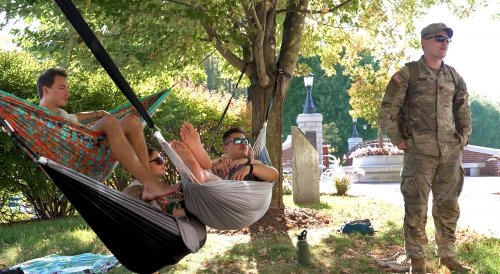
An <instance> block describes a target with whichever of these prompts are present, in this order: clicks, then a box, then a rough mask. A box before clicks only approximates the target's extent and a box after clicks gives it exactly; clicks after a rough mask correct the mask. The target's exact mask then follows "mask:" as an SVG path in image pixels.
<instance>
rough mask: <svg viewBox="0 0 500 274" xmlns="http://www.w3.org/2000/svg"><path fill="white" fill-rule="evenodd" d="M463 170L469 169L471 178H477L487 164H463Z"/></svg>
mask: <svg viewBox="0 0 500 274" xmlns="http://www.w3.org/2000/svg"><path fill="white" fill-rule="evenodd" d="M462 167H463V168H468V169H469V176H471V177H477V176H479V175H480V172H479V169H480V168H482V167H486V164H485V163H462Z"/></svg>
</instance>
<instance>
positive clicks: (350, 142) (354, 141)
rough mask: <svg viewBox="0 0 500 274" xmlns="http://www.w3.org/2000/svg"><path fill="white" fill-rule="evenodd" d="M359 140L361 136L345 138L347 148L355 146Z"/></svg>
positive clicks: (361, 139) (360, 140)
mask: <svg viewBox="0 0 500 274" xmlns="http://www.w3.org/2000/svg"><path fill="white" fill-rule="evenodd" d="M361 142H363V138H361V137H351V138H349V139H347V144H348V146H349V150H351V149H352V148H353V147H355V146H357V145H358V144H360V143H361Z"/></svg>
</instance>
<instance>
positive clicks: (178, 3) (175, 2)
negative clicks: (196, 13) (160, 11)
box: [166, 0, 193, 8]
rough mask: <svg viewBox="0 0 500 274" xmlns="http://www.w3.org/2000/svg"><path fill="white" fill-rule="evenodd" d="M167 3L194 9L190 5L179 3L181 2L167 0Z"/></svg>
mask: <svg viewBox="0 0 500 274" xmlns="http://www.w3.org/2000/svg"><path fill="white" fill-rule="evenodd" d="M166 1H167V2H170V3H174V4H177V5H181V6H185V7H188V8H193V6H192V5H189V4H186V3H182V2H179V1H175V0H166Z"/></svg>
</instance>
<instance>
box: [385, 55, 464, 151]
mask: <svg viewBox="0 0 500 274" xmlns="http://www.w3.org/2000/svg"><path fill="white" fill-rule="evenodd" d="M417 64H418V70H419V73H418V77H417V79H416V83H414V85H413V86H414V87H413V90H408V87H409V81H410V69H409V67H408V66H404V67H403V68H402V69H401V70H400V71H398V72H397V73H396V74H394V76H392V78H391V80H390V81H389V84H388V85H387V88H386V90H385V94H384V98H383V100H382V105H381V107H380V113H379V124H380V126H381V128H382V130H384V131H385V132H386V133H387V135H388V137H389V138H390V139H391V142H392V143H393V144H394V145H398V144H399V143H400V142H402V141H403V140H404V139H408V151H412V152H417V153H422V154H426V155H434V156H439V155H444V154H447V153H448V152H449V151H450V150H451V149H463V147H464V146H465V145H466V144H467V142H468V140H469V136H470V134H471V114H470V108H469V102H468V97H469V95H468V93H467V88H466V85H465V82H464V80H463V78H462V77H461V76H460V75H458V74H457V73H456V72H455V73H454V75H456V76H458V77H455V78H456V79H454V78H453V76H452V71H451V70H454V69H453V68H451V67H449V66H447V65H444V63H443V66H442V69H441V70H440V71H439V73H438V74H437V75H436V73H435V72H434V71H433V70H431V69H429V68H428V67H427V65H426V64H425V61H424V58H423V56H422V57H421V58H420V59H419V60H418V62H417ZM455 83H456V85H455ZM407 90H408V92H407ZM407 94H408V95H407ZM406 96H409V97H408V98H406V103H405V97H406ZM403 105H405V107H404V108H403ZM400 109H403V110H404V112H405V114H404V117H405V121H404V122H405V123H406V126H407V129H408V131H409V132H408V135H409V136H407V138H405V136H404V135H403V129H401V128H400V127H398V121H397V118H398V113H399V112H400Z"/></svg>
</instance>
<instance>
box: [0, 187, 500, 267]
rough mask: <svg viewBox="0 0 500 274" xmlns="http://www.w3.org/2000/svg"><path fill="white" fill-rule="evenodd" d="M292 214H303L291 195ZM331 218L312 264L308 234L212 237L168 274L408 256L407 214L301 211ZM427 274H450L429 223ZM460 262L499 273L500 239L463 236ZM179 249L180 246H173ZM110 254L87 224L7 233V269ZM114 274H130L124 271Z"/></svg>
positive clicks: (324, 206) (314, 236)
mask: <svg viewBox="0 0 500 274" xmlns="http://www.w3.org/2000/svg"><path fill="white" fill-rule="evenodd" d="M284 201H285V204H286V205H287V206H288V207H299V205H295V204H294V203H293V200H292V197H291V196H285V197H284ZM300 207H308V208H314V209H316V210H319V211H321V212H323V213H327V214H330V215H331V217H332V219H331V220H332V221H331V223H330V224H329V225H328V226H326V227H321V228H314V229H308V234H307V237H308V243H309V248H310V252H311V256H310V258H311V265H310V266H307V267H305V266H300V265H298V264H297V262H296V257H297V251H296V246H295V244H296V239H297V234H298V233H299V232H300V231H301V230H302V229H297V230H293V231H288V232H287V233H281V234H266V235H260V234H236V235H222V234H209V235H208V238H207V242H206V244H205V246H204V247H203V248H202V249H201V250H200V251H199V252H198V253H196V254H191V255H188V256H186V257H185V258H184V259H183V260H182V261H181V262H180V263H178V264H177V265H175V266H169V267H165V268H163V269H162V270H161V271H160V272H161V273H323V272H324V273H387V272H386V271H385V270H384V269H382V268H380V267H378V266H377V265H376V263H375V261H374V258H381V257H387V256H390V255H393V254H394V253H395V252H396V251H402V247H403V235H402V214H403V213H402V208H400V207H398V206H394V205H390V204H386V203H383V202H378V201H374V200H369V199H361V198H357V197H340V196H321V202H320V203H317V204H313V205H300ZM365 218H369V219H371V220H372V224H373V226H374V228H375V230H376V231H377V232H376V234H375V235H374V236H363V235H359V234H356V235H349V236H346V235H341V234H339V233H338V232H337V231H336V230H337V228H338V227H339V226H340V225H341V224H342V223H344V222H345V221H350V220H354V219H365ZM428 223H429V224H428V228H427V230H428V231H427V232H428V235H429V240H430V243H429V246H428V249H427V253H428V257H429V262H428V271H429V272H430V271H432V272H433V273H449V272H448V271H447V270H446V269H445V268H444V267H440V266H439V265H438V260H437V258H436V257H435V256H434V255H433V244H434V242H433V237H432V236H431V235H432V233H433V229H434V228H433V225H432V221H431V220H429V222H428ZM457 245H458V254H459V259H460V260H461V261H463V262H465V263H466V264H468V265H469V266H471V267H473V269H474V272H473V273H500V258H499V256H498V254H500V240H499V239H494V238H488V237H484V236H481V235H478V234H475V233H472V232H470V231H465V230H460V231H459V233H458V243H457ZM173 248H174V247H173ZM85 252H90V253H107V249H106V247H104V246H103V245H102V243H101V242H100V240H99V239H98V238H97V236H96V235H95V234H94V233H93V232H92V230H90V229H89V227H88V226H87V225H86V224H85V222H84V221H83V220H82V219H81V218H67V219H63V220H52V221H39V222H32V223H22V224H17V225H13V226H0V268H6V267H8V266H12V265H15V264H18V263H20V262H23V261H27V260H30V259H34V258H38V257H43V256H46V255H48V254H60V255H77V254H81V253H85ZM112 273H130V272H129V271H128V270H126V269H125V268H124V267H120V268H117V269H115V270H113V271H112Z"/></svg>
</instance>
